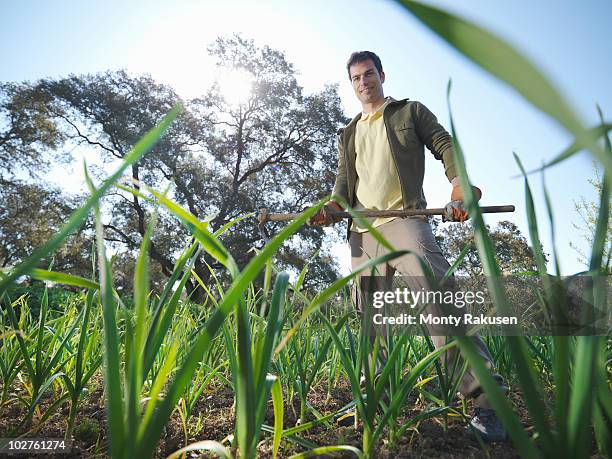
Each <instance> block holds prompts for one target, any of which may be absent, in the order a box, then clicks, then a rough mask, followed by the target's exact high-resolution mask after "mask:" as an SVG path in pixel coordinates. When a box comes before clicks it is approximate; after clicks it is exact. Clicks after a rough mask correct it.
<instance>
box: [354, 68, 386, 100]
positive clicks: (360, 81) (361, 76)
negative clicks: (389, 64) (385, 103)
mask: <svg viewBox="0 0 612 459" xmlns="http://www.w3.org/2000/svg"><path fill="white" fill-rule="evenodd" d="M349 71H350V74H351V83H352V84H353V90H354V91H355V95H356V96H357V99H359V101H360V102H361V103H362V104H371V103H373V102H377V101H379V100H380V99H384V97H385V96H384V93H383V88H382V84H383V83H384V82H385V72H381V73H378V70H376V66H375V65H374V62H372V60H371V59H368V60H367V61H363V62H357V63H356V64H353V65H351V67H350V68H349Z"/></svg>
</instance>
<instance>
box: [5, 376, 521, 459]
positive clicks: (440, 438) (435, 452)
mask: <svg viewBox="0 0 612 459" xmlns="http://www.w3.org/2000/svg"><path fill="white" fill-rule="evenodd" d="M103 395H104V394H103V390H102V384H101V381H100V379H99V378H98V379H97V380H96V381H94V383H93V385H92V388H91V392H90V394H89V395H88V397H87V398H86V399H85V400H83V402H82V403H81V406H80V409H79V414H78V417H77V422H76V427H75V431H74V434H73V442H72V451H71V452H70V453H69V454H61V455H60V454H48V455H47V454H37V455H35V456H33V457H36V458H39V459H41V458H44V457H70V458H91V457H97V458H103V457H108V454H107V445H106V424H105V410H104V399H103ZM233 396H234V395H233V392H232V391H231V390H230V389H229V388H227V387H217V388H215V389H211V390H210V391H209V392H208V393H205V394H203V395H202V397H201V398H200V401H199V402H198V404H197V407H196V409H195V410H194V413H193V415H192V416H191V417H190V419H189V421H188V433H187V438H186V436H185V431H184V428H183V423H182V421H181V419H180V416H179V414H178V412H176V411H175V412H174V414H173V416H172V418H171V421H170V422H169V423H168V425H167V426H166V430H165V433H164V436H163V438H162V441H161V442H160V444H159V445H158V448H157V452H156V457H160V458H163V457H166V456H167V455H169V454H170V453H172V452H174V451H176V450H177V449H179V448H181V447H183V446H185V445H186V444H190V443H193V442H196V441H200V440H217V441H223V440H224V439H226V438H227V437H228V436H229V435H231V434H232V432H233V426H234V414H233V410H232V405H233V401H234V398H233ZM351 398H352V397H351V391H350V388H349V387H348V385H346V384H344V385H343V384H340V385H339V387H337V388H336V389H335V390H334V392H333V393H332V397H331V398H329V399H328V397H327V393H326V390H325V389H324V388H323V387H315V388H314V390H312V391H311V393H310V398H309V402H310V403H311V404H312V405H313V406H314V407H315V408H316V409H317V410H318V411H319V412H320V413H323V414H327V413H331V412H334V411H336V410H338V409H340V408H341V407H342V406H344V405H345V404H347V403H349V402H350V401H351ZM509 398H510V400H511V401H512V403H513V404H514V406H515V408H516V410H517V412H518V413H519V415H520V417H521V420H522V422H523V424H524V426H525V428H526V429H527V430H530V425H529V419H528V415H527V411H526V410H525V408H524V406H523V404H522V400H521V398H520V396H519V395H518V394H517V393H516V392H512V391H511V392H510V394H509ZM51 402H52V401H51V400H46V401H45V402H44V403H43V409H44V408H46V407H47V406H49V405H50V403H51ZM293 402H294V403H293V407H292V406H290V405H289V404H287V403H286V406H285V419H284V425H285V427H286V428H288V427H292V426H294V425H295V423H296V416H295V413H294V410H295V411H296V412H299V402H298V400H297V397H296V398H295V400H294V401H293ZM468 405H469V403H468ZM269 408H270V409H269V410H268V413H267V415H266V421H265V422H266V424H269V425H271V424H272V423H273V414H272V409H271V408H272V407H271V402H270V407H269ZM469 408H471V407H469ZM68 409H69V404H68V403H65V404H64V405H63V406H62V407H61V408H60V409H59V410H58V412H57V413H56V414H55V415H54V416H52V417H51V418H50V419H49V420H48V421H47V422H46V423H44V424H43V425H42V428H41V429H40V430H39V431H38V432H36V431H34V432H31V433H29V434H28V435H27V436H28V437H42V438H60V437H63V436H64V434H65V431H66V421H67V418H68ZM422 409H423V402H422V400H421V399H419V398H418V396H416V395H413V396H411V397H410V398H409V399H408V402H407V403H406V406H405V408H404V410H403V412H402V417H403V418H405V419H409V418H410V417H411V416H414V415H416V414H418V413H419V412H421V411H422ZM468 412H469V411H468ZM24 416H25V412H24V410H23V409H20V407H19V406H18V405H17V404H15V403H12V404H10V405H8V406H4V407H3V409H2V411H1V416H0V437H8V436H10V432H11V429H13V428H15V426H16V425H18V423H19V422H20V421H21V420H22V419H24ZM466 423H467V421H466V419H463V418H460V417H455V418H449V420H448V426H447V428H446V430H445V428H444V423H443V420H442V419H441V418H434V419H428V420H425V421H423V422H421V423H420V424H419V425H418V426H416V427H415V428H413V429H411V430H408V431H407V432H406V434H405V435H404V436H403V438H401V439H400V441H399V442H398V444H397V445H396V447H395V448H393V449H391V448H390V447H389V445H388V444H387V443H386V442H382V443H381V445H380V447H379V450H378V451H377V457H380V458H483V457H494V458H495V459H507V458H518V457H519V455H518V453H517V451H516V450H515V449H514V447H513V446H512V444H511V443H510V442H504V443H496V444H493V445H486V446H485V447H484V449H483V447H481V445H480V444H479V443H478V442H477V441H476V440H474V439H472V438H471V436H469V435H467V434H466V432H465V426H466ZM33 425H34V426H36V425H37V415H36V413H35V416H34V423H33ZM300 436H301V437H302V438H304V439H307V440H309V441H312V442H313V443H315V444H317V445H319V446H323V445H339V444H345V445H353V446H356V447H358V448H359V447H360V444H361V433H360V431H359V428H358V429H355V428H354V427H340V426H335V425H334V427H333V428H332V429H330V428H328V427H325V426H318V427H315V428H313V429H310V430H308V431H306V432H302V433H301V434H300ZM271 443H272V442H271V436H270V435H269V434H265V433H264V434H263V435H262V440H261V441H260V444H259V447H258V457H262V458H268V457H272V446H271ZM304 450H305V449H304V447H302V446H300V445H296V444H294V443H291V442H289V441H287V440H283V441H282V443H281V450H280V453H279V457H289V456H290V455H292V454H295V453H297V452H300V451H304ZM0 455H1V454H0ZM6 457H13V456H6ZM14 457H19V458H25V457H27V455H24V454H20V455H19V456H14ZM187 457H213V456H198V454H197V453H194V454H192V455H190V456H189V455H188V456H187ZM330 457H332V456H330ZM333 457H354V456H353V455H349V454H347V455H344V456H341V455H335V456H333Z"/></svg>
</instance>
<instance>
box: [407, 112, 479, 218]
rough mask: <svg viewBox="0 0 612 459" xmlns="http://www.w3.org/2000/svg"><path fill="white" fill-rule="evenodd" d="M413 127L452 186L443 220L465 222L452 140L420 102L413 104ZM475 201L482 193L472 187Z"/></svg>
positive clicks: (466, 216) (465, 214)
mask: <svg viewBox="0 0 612 459" xmlns="http://www.w3.org/2000/svg"><path fill="white" fill-rule="evenodd" d="M414 110H415V127H416V129H417V134H418V135H419V137H420V138H421V141H422V142H423V143H424V144H425V145H426V146H427V148H428V149H429V151H431V152H432V154H433V155H434V157H435V158H436V159H438V160H441V161H442V163H443V164H444V172H445V173H446V177H447V178H448V180H449V182H451V185H452V186H453V190H452V191H451V199H450V202H449V203H448V204H447V205H446V215H445V219H446V220H448V221H460V222H463V221H465V220H467V219H468V218H469V217H468V212H467V210H466V209H465V208H464V207H463V192H462V190H461V186H460V183H459V177H457V171H456V169H455V158H454V156H453V138H452V137H451V135H450V134H449V133H448V132H447V131H446V129H444V128H443V127H442V125H440V123H438V119H437V118H436V116H435V115H434V114H433V113H431V111H430V110H429V109H428V108H427V107H426V106H425V105H423V104H421V103H420V102H416V103H415V109H414ZM473 188H474V193H475V194H476V199H477V200H480V197H481V196H482V192H481V191H480V189H479V188H477V187H473Z"/></svg>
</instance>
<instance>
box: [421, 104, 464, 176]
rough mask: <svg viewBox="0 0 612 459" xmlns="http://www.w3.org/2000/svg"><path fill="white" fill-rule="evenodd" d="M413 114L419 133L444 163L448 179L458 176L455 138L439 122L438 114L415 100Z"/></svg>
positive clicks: (432, 151) (437, 157)
mask: <svg viewBox="0 0 612 459" xmlns="http://www.w3.org/2000/svg"><path fill="white" fill-rule="evenodd" d="M413 116H414V120H415V128H416V131H417V134H418V136H419V138H420V139H421V141H422V142H423V143H424V144H425V146H426V147H427V148H428V149H429V151H431V153H432V154H433V155H434V157H435V158H436V159H437V160H440V161H442V163H443V164H444V172H445V173H446V177H447V178H448V181H449V182H451V181H452V180H453V179H454V178H455V177H457V171H456V170H455V158H454V157H453V139H452V137H451V135H450V134H449V133H448V132H446V129H444V128H443V127H442V125H441V124H440V123H438V119H437V118H436V116H435V115H434V114H433V113H431V111H430V110H429V109H428V108H427V107H426V106H425V105H423V104H422V103H420V102H415V103H414V106H413Z"/></svg>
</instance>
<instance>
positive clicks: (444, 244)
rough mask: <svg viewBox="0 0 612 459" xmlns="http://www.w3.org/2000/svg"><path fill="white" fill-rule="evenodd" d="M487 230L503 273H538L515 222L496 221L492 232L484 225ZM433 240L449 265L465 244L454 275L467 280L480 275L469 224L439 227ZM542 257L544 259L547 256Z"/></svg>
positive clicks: (530, 250) (531, 253) (478, 261)
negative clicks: (464, 251)
mask: <svg viewBox="0 0 612 459" xmlns="http://www.w3.org/2000/svg"><path fill="white" fill-rule="evenodd" d="M487 230H488V232H489V235H490V236H491V239H492V241H493V245H494V247H495V258H496V260H497V263H498V264H499V267H500V270H501V271H502V272H503V273H505V274H518V273H522V272H529V271H536V270H537V265H536V263H535V260H534V257H533V251H532V249H531V247H530V246H529V244H528V243H527V239H525V237H524V236H523V235H522V233H521V231H520V230H519V229H518V227H517V226H516V225H515V224H514V223H512V222H510V221H507V220H504V221H501V222H498V223H497V225H496V226H495V228H494V229H493V230H491V229H490V227H489V226H488V225H487ZM436 239H437V241H438V243H439V245H440V248H441V249H442V252H443V253H444V255H445V256H446V257H447V259H448V260H449V262H450V263H451V264H452V263H453V262H454V261H455V260H456V259H457V257H458V256H459V253H460V252H461V250H463V248H464V247H465V246H466V245H469V246H470V249H469V250H468V252H467V254H466V256H465V258H464V259H463V262H462V263H461V264H460V265H459V267H458V269H457V271H456V273H457V274H459V275H466V276H470V277H474V276H478V275H482V274H483V268H482V262H481V261H480V257H479V255H478V251H477V249H476V244H475V242H474V227H473V226H472V223H471V222H469V221H468V223H467V224H463V225H457V224H451V225H447V226H446V227H444V228H438V231H437V234H436ZM544 257H545V259H547V256H546V254H545V255H544Z"/></svg>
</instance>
